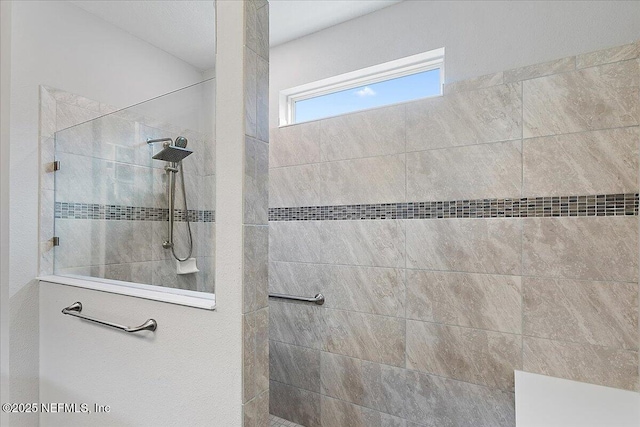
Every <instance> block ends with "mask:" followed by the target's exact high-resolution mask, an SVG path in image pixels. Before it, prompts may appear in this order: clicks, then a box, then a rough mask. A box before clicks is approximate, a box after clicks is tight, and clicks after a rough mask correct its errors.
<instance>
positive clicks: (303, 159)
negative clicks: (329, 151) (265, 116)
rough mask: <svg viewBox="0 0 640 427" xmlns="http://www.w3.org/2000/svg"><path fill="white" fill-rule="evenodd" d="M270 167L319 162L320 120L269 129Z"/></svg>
mask: <svg viewBox="0 0 640 427" xmlns="http://www.w3.org/2000/svg"><path fill="white" fill-rule="evenodd" d="M270 132H271V134H270V137H269V165H270V167H271V168H277V167H281V166H292V165H301V164H305V163H318V162H320V122H309V123H300V124H297V125H293V126H285V127H281V128H274V129H271V131H270Z"/></svg>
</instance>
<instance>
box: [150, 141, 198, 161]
mask: <svg viewBox="0 0 640 427" xmlns="http://www.w3.org/2000/svg"><path fill="white" fill-rule="evenodd" d="M156 142H162V143H164V148H163V149H162V150H161V151H160V152H159V153H158V154H156V155H155V156H153V159H155V160H162V161H164V162H172V163H178V162H179V161H181V160H182V159H184V158H185V157H187V156H188V155H189V154H191V153H193V151H191V150H187V148H186V147H187V138H185V137H184V136H179V137H177V138H176V140H175V142H174V141H173V140H172V139H171V138H158V139H151V138H148V139H147V144H154V143H156Z"/></svg>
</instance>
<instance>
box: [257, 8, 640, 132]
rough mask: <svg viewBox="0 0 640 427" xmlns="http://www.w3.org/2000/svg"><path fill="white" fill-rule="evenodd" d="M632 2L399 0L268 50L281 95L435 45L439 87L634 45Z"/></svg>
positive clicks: (639, 29)
mask: <svg viewBox="0 0 640 427" xmlns="http://www.w3.org/2000/svg"><path fill="white" fill-rule="evenodd" d="M639 23H640V2H638V1H411V0H406V1H403V2H401V3H398V4H396V5H393V6H389V7H387V8H385V9H382V10H379V11H376V12H373V13H371V14H369V15H365V16H362V17H359V18H356V19H353V20H351V21H347V22H345V23H342V24H339V25H336V26H334V27H331V28H328V29H326V30H322V31H319V32H317V33H314V34H311V35H308V36H306V37H303V38H300V39H298V40H294V41H292V42H289V43H285V44H282V45H280V46H277V47H275V48H273V49H271V52H270V67H271V68H270V97H271V101H270V102H271V104H270V109H269V111H270V123H271V127H276V126H277V125H278V117H277V116H278V108H277V102H278V93H279V91H281V90H283V89H287V88H290V87H294V86H298V85H301V84H304V83H308V82H312V81H315V80H320V79H323V78H327V77H331V76H335V75H338V74H342V73H346V72H349V71H354V70H357V69H360V68H363V67H368V66H371V65H375V64H379V63H382V62H386V61H391V60H394V59H398V58H402V57H405V56H409V55H414V54H416V53H421V52H425V51H428V50H431V49H436V48H440V47H444V48H445V51H446V52H445V68H446V71H445V77H446V81H447V83H450V82H454V81H458V80H463V79H467V78H470V77H475V76H480V75H484V74H489V73H494V72H498V71H502V70H507V69H511V68H516V67H520V66H524V65H530V64H536V63H540V62H545V61H548V60H552V59H557V58H562V57H565V56H571V55H574V54H577V53H583V52H590V51H595V50H598V49H601V48H606V47H611V46H617V45H622V44H626V43H629V42H632V41H635V40H637V39H640V24H639Z"/></svg>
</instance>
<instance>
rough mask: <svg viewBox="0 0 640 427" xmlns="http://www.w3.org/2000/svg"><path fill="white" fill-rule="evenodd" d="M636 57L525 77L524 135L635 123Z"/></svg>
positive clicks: (639, 79) (637, 110)
mask: <svg viewBox="0 0 640 427" xmlns="http://www.w3.org/2000/svg"><path fill="white" fill-rule="evenodd" d="M639 69H640V67H639V66H638V60H632V61H625V62H618V63H615V64H608V65H602V66H599V67H593V68H587V69H583V70H579V71H574V72H571V73H564V74H555V75H553V76H547V77H541V78H539V79H534V80H527V81H525V82H523V83H522V84H523V96H524V100H525V102H524V124H523V126H524V137H525V138H530V137H534V136H545V135H556V134H562V133H571V132H580V131H586V130H596V129H606V128H614V127H623V126H634V125H637V124H638V120H639V117H638V115H639V114H640V108H639V106H638V104H639V98H638V93H639V87H638V86H639V84H640V71H639Z"/></svg>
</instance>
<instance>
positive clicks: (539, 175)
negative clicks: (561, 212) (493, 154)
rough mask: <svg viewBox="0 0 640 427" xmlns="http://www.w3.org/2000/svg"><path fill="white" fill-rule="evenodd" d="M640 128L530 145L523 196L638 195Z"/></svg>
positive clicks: (539, 140)
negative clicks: (634, 193) (635, 193)
mask: <svg viewBox="0 0 640 427" xmlns="http://www.w3.org/2000/svg"><path fill="white" fill-rule="evenodd" d="M639 143H640V131H639V129H638V128H637V127H632V128H622V129H609V130H599V131H593V132H582V133H574V134H568V135H558V136H548V137H541V138H532V139H526V140H524V142H523V159H524V161H523V166H524V171H523V174H524V183H523V196H525V197H531V196H567V195H573V194H576V195H577V194H581V195H587V194H613V193H633V192H636V191H638V144H639Z"/></svg>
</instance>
